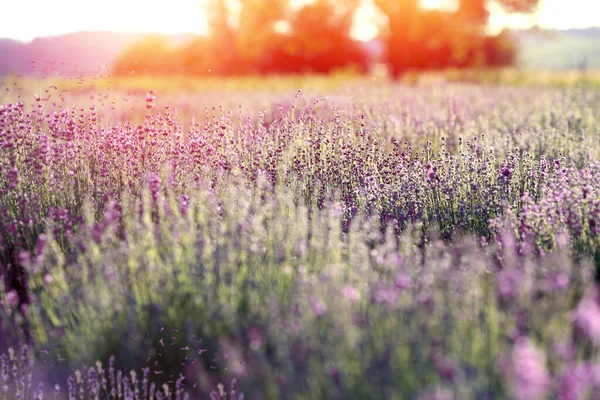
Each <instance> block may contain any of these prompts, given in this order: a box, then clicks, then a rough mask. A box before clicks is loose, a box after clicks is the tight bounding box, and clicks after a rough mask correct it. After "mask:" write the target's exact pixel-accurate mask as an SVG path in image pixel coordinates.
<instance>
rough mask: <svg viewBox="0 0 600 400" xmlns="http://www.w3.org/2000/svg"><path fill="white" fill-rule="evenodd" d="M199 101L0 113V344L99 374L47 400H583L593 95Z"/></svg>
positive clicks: (502, 92)
mask: <svg viewBox="0 0 600 400" xmlns="http://www.w3.org/2000/svg"><path fill="white" fill-rule="evenodd" d="M71 96H74V95H71ZM169 96H171V97H169ZM197 96H198V95H189V96H188V97H186V98H181V97H179V96H177V95H175V94H172V95H169V94H167V95H165V97H166V98H168V100H169V102H170V103H171V104H172V105H171V106H169V105H166V104H164V102H165V100H163V99H162V97H161V95H160V94H159V95H157V94H156V93H154V92H148V93H147V95H146V97H145V98H143V96H142V99H141V100H140V102H141V103H144V104H145V106H143V107H139V110H136V109H134V110H132V112H131V113H127V114H123V115H116V114H115V113H114V112H111V111H109V110H107V109H104V108H102V107H101V106H100V105H98V104H92V103H91V102H90V101H89V100H90V99H89V98H87V97H85V98H84V97H83V96H82V97H80V98H76V97H75V98H73V99H72V100H75V101H76V104H78V105H77V106H73V107H71V108H64V107H59V106H52V107H50V106H49V104H47V102H45V101H44V100H43V99H42V98H40V97H35V98H33V97H32V98H33V101H32V104H24V103H22V102H18V103H4V104H3V105H1V106H0V144H1V146H2V151H1V152H0V204H1V205H2V207H1V208H0V232H1V233H2V235H1V240H0V255H1V265H2V276H3V280H2V284H3V288H4V291H2V295H1V298H2V304H3V310H4V314H3V315H4V318H3V321H4V322H5V329H6V330H7V331H10V333H11V334H12V335H13V336H14V337H19V338H21V339H24V340H27V341H29V342H30V344H31V345H33V347H34V348H35V349H36V350H37V351H38V353H39V351H40V350H42V349H47V350H48V351H49V353H50V355H51V356H53V357H55V358H57V357H58V355H60V357H64V360H65V361H64V362H66V363H68V365H72V366H74V365H77V364H78V363H84V364H85V365H93V363H95V362H96V361H97V360H101V361H103V362H104V363H106V362H109V371H104V370H103V369H102V366H101V365H102V364H101V363H100V364H98V365H97V367H96V368H95V369H91V370H89V369H88V370H87V373H88V376H87V378H88V383H87V386H85V385H84V384H85V378H84V376H83V375H85V374H83V375H82V374H81V373H80V374H79V375H78V374H75V375H73V377H72V378H70V381H69V382H70V384H69V385H67V386H68V387H69V394H68V396H69V398H71V397H72V396H71V395H73V397H82V396H86V395H87V396H89V397H90V398H105V397H107V398H153V397H152V396H154V398H158V397H162V398H164V397H175V398H182V396H184V393H187V394H188V395H189V396H193V397H201V396H203V393H209V392H210V391H211V390H213V388H215V387H216V384H217V383H218V382H232V380H233V379H235V381H233V382H235V383H232V384H231V388H230V391H229V393H226V391H225V388H224V387H220V388H218V389H216V390H215V391H214V393H213V394H212V396H213V398H238V389H237V387H238V385H239V387H240V389H241V390H243V392H244V393H246V397H247V398H361V399H363V398H422V399H425V398H440V399H441V398H444V399H445V398H449V399H451V398H456V399H463V398H464V399H468V398H474V399H483V398H518V399H538V398H547V397H549V398H558V399H571V398H577V399H579V398H581V399H585V398H589V399H593V398H594V393H596V392H597V391H598V390H600V379H599V378H598V376H599V375H598V371H599V368H600V364H599V362H600V360H599V359H598V351H597V346H598V342H599V340H600V339H599V332H600V328H598V325H599V323H600V322H599V321H600V319H599V318H600V311H599V310H600V299H599V297H598V294H597V290H598V289H597V287H596V284H595V283H594V277H595V274H596V270H597V268H598V266H600V253H599V250H598V249H599V248H600V243H599V241H598V240H599V239H598V230H599V228H598V224H599V223H600V219H599V218H600V215H599V213H600V196H599V193H598V188H597V184H596V182H597V178H598V177H599V175H600V164H599V163H598V161H597V160H598V155H599V154H600V151H599V150H600V148H599V146H598V143H599V142H598V140H597V139H598V132H599V131H600V126H599V122H598V116H597V113H596V112H595V110H596V109H597V108H598V104H599V100H600V96H599V93H598V92H597V91H596V90H592V89H581V88H579V89H564V90H559V89H550V88H536V89H532V88H508V87H481V86H468V85H445V86H426V87H413V88H408V87H402V86H389V85H386V86H381V87H378V86H369V85H365V84H364V83H363V84H353V85H352V87H350V88H347V90H346V89H344V88H342V89H337V90H333V91H329V92H327V93H324V92H319V91H313V92H311V93H302V92H297V93H295V94H285V93H284V94H281V93H268V92H263V93H247V94H246V93H244V94H243V95H240V96H239V97H236V99H235V100H236V101H238V102H239V103H238V105H239V104H241V106H238V105H234V106H231V104H230V103H231V101H232V100H231V98H230V97H226V96H224V95H223V94H214V93H213V94H211V95H210V96H213V98H208V99H207V98H205V99H204V100H203V101H204V102H205V103H206V106H205V107H204V108H202V107H199V109H198V110H194V107H193V106H192V105H193V104H198V99H199V98H198V97H197ZM75 101H74V102H75ZM219 102H220V103H221V104H225V106H219ZM122 111H124V108H123V109H122ZM181 114H183V115H181ZM192 114H193V118H192ZM183 116H185V118H187V119H184V118H183ZM112 354H116V355H118V360H117V361H116V362H118V363H119V365H121V368H123V369H124V370H136V369H137V370H139V369H140V368H146V366H147V365H151V366H152V368H153V369H154V371H155V372H157V375H155V377H156V381H157V383H156V385H160V384H162V383H166V384H170V385H172V386H168V387H169V389H165V390H163V391H160V392H159V391H156V387H155V388H154V389H153V390H150V389H149V386H148V385H149V384H150V380H149V378H148V374H149V372H148V371H149V370H146V369H144V370H143V377H144V378H143V381H142V382H139V378H137V376H136V375H128V376H126V375H123V373H121V374H118V375H119V376H118V377H115V376H114V375H115V371H114V370H115V367H114V362H115V361H114V359H111V358H110V356H111V355H112ZM7 360H9V361H10V360H11V359H10V356H9V357H8V358H7ZM109 360H113V361H109ZM9 361H6V365H9V364H10V362H9ZM3 365H4V364H3ZM7 368H8V367H7ZM10 368H12V367H10ZM10 368H9V369H10ZM3 371H4V367H3ZM90 371H91V372H90ZM111 371H112V372H111ZM3 377H4V375H3ZM177 377H180V378H179V379H180V380H179V381H178V380H177V379H178V378H177ZM183 378H185V382H187V383H188V385H187V389H185V390H184V386H183V380H181V379H183ZM169 381H171V382H170V383H169ZM238 382H239V383H238ZM28 385H29V386H28ZM173 385H174V386H173ZM30 386H31V384H29V383H22V384H20V386H19V385H16V386H11V389H7V391H11V393H13V392H14V393H19V395H24V393H25V388H26V387H27V393H29V395H31V393H32V391H31V389H30ZM84 386H85V388H83V387H84ZM13 387H14V389H12V388H13ZM15 390H16V392H15ZM5 393H6V392H5ZM86 393H87V394H86ZM150 393H152V394H150ZM155 393H156V394H155ZM158 393H160V395H159V394H158ZM34 395H36V394H35V393H34ZM146 396H148V397H146Z"/></svg>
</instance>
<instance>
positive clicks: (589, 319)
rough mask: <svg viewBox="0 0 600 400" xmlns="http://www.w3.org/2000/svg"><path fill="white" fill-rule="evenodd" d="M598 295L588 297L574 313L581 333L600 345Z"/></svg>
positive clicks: (574, 318)
mask: <svg viewBox="0 0 600 400" xmlns="http://www.w3.org/2000/svg"><path fill="white" fill-rule="evenodd" d="M597 297H598V293H597V290H594V291H593V293H591V294H588V295H586V296H585V297H584V298H583V299H581V301H580V302H579V305H578V306H577V308H576V309H575V310H574V311H573V321H574V324H575V327H576V328H577V329H578V330H579V332H581V333H583V335H585V337H586V338H587V339H589V340H590V341H591V342H592V343H594V344H596V345H600V305H599V304H598V299H597Z"/></svg>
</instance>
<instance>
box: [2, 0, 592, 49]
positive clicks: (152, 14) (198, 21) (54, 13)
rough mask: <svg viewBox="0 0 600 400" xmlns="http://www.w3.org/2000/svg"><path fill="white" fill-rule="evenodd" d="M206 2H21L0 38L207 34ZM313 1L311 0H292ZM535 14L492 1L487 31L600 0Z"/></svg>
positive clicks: (443, 1)
mask: <svg viewBox="0 0 600 400" xmlns="http://www.w3.org/2000/svg"><path fill="white" fill-rule="evenodd" d="M206 1H207V0H172V1H169V2H162V1H142V0H104V1H81V0H21V1H7V2H5V3H6V4H3V5H2V14H3V15H5V16H10V18H4V19H3V21H2V24H0V38H2V37H8V38H13V39H17V40H23V41H29V40H32V39H33V38H35V37H38V36H55V35H60V34H65V33H70V32H77V31H114V32H126V33H159V34H178V33H200V34H203V33H206V32H207V30H208V28H207V25H208V24H207V16H206V13H205V11H204V8H203V6H204V5H205V4H206ZM293 2H297V3H299V4H300V3H310V2H311V0H293ZM362 2H363V5H362V6H361V8H360V10H361V12H360V13H359V14H358V15H357V16H356V18H355V26H354V27H353V30H352V35H353V37H355V38H356V39H360V40H369V39H371V38H373V37H374V36H376V34H377V15H376V12H374V11H373V8H374V7H373V5H372V3H373V1H372V0H362ZM457 3H458V0H420V5H421V6H422V7H423V8H425V9H444V10H452V9H453V8H456V5H457ZM538 10H539V11H538V12H537V13H536V14H533V15H527V16H525V15H518V14H516V15H514V14H511V15H509V14H507V13H505V12H503V10H502V9H501V8H500V7H499V6H498V5H497V4H495V3H494V2H493V1H490V2H489V11H490V22H489V26H488V30H489V31H490V32H491V33H496V32H499V31H500V30H501V29H502V28H504V27H510V28H528V27H531V26H532V25H534V24H539V25H540V26H542V27H544V28H559V29H568V28H576V27H587V26H595V25H596V26H597V25H600V20H598V15H600V2H599V1H596V0H593V1H592V0H569V1H565V0H541V2H540V6H539V8H538Z"/></svg>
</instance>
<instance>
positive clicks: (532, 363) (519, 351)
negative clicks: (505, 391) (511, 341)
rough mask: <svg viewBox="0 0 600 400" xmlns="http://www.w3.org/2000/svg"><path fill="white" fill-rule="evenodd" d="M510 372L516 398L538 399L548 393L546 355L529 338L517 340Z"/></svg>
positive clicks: (511, 358)
mask: <svg viewBox="0 0 600 400" xmlns="http://www.w3.org/2000/svg"><path fill="white" fill-rule="evenodd" d="M508 372H509V382H510V387H511V390H512V393H513V396H514V398H515V399H516V400H537V399H542V398H544V396H545V395H546V394H547V392H548V388H549V384H550V375H549V374H548V371H547V369H546V356H545V354H544V353H543V352H542V351H541V350H539V349H538V348H536V347H535V345H534V344H533V343H532V342H531V341H530V340H529V339H527V338H520V339H518V340H517V343H516V344H515V346H514V348H513V351H512V354H511V357H510V366H509V371H508Z"/></svg>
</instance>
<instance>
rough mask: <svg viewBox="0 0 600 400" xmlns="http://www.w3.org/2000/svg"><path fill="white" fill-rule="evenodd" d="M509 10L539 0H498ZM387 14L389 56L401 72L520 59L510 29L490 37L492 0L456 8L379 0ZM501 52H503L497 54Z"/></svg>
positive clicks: (467, 1)
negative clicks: (508, 31) (438, 8)
mask: <svg viewBox="0 0 600 400" xmlns="http://www.w3.org/2000/svg"><path fill="white" fill-rule="evenodd" d="M496 2H497V3H498V4H500V5H501V6H502V7H503V8H504V9H505V10H506V11H508V12H533V11H534V10H535V7H536V6H537V4H538V2H539V0H496ZM375 4H376V6H377V7H378V8H379V9H380V10H381V11H382V12H383V14H385V15H386V17H387V20H388V21H387V27H386V30H385V31H384V32H383V41H384V44H385V48H386V53H387V55H386V61H387V63H388V65H389V66H390V68H391V71H392V75H393V76H394V77H398V76H399V75H401V74H402V73H403V72H405V71H407V70H411V69H431V68H444V67H449V66H453V67H467V66H481V65H493V66H500V65H506V64H510V63H512V62H514V60H515V54H516V48H515V46H514V44H513V43H512V41H511V38H510V36H509V35H508V34H507V33H502V34H501V35H498V36H496V37H488V36H487V35H486V33H485V26H486V24H487V21H488V18H489V12H488V10H487V7H486V0H459V2H458V8H457V10H456V11H455V12H449V11H441V10H427V11H426V10H422V9H421V8H420V7H419V1H418V0H375ZM495 52H498V53H497V54H496V53H495Z"/></svg>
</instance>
